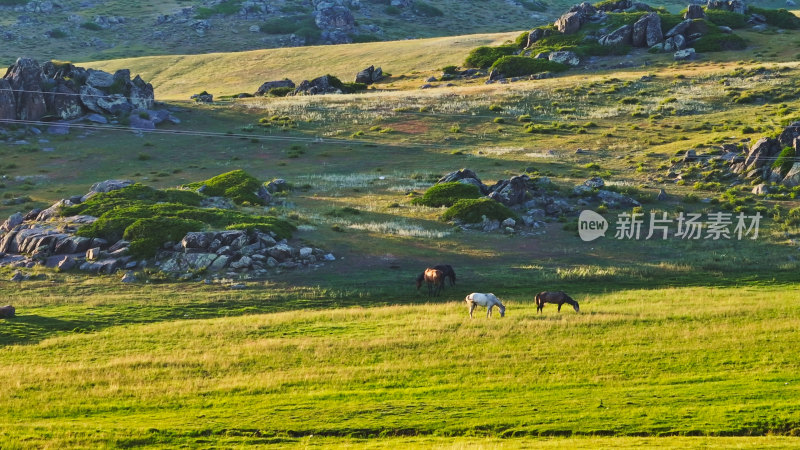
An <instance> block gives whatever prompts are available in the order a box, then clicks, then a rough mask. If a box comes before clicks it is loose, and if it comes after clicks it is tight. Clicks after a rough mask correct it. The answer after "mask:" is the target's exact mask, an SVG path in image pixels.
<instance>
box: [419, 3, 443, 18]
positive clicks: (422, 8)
mask: <svg viewBox="0 0 800 450" xmlns="http://www.w3.org/2000/svg"><path fill="white" fill-rule="evenodd" d="M414 12H415V13H417V14H419V15H420V16H425V17H442V16H444V11H442V10H441V9H439V8H437V7H435V6H433V5H431V4H429V3H425V2H422V1H419V0H417V1H415V2H414Z"/></svg>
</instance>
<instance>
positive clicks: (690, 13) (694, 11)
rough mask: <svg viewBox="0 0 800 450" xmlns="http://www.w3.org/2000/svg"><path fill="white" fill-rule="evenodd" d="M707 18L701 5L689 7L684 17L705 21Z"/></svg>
mask: <svg viewBox="0 0 800 450" xmlns="http://www.w3.org/2000/svg"><path fill="white" fill-rule="evenodd" d="M705 17H706V13H705V11H703V7H702V6H700V5H694V4H692V5H689V8H688V9H687V10H686V14H684V15H683V18H684V19H704V18H705Z"/></svg>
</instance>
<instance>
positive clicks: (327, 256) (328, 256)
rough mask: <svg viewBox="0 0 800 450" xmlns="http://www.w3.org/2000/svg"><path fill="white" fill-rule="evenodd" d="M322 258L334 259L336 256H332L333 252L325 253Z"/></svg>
mask: <svg viewBox="0 0 800 450" xmlns="http://www.w3.org/2000/svg"><path fill="white" fill-rule="evenodd" d="M323 258H324V259H325V261H336V257H335V256H333V253H326V254H325V256H324V257H323Z"/></svg>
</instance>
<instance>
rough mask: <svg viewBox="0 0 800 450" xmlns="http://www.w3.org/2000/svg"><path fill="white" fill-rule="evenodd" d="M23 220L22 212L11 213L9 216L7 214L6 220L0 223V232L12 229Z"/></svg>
mask: <svg viewBox="0 0 800 450" xmlns="http://www.w3.org/2000/svg"><path fill="white" fill-rule="evenodd" d="M24 220H25V218H24V217H23V216H22V213H14V214H12V215H11V216H9V218H8V220H6V221H5V222H3V224H2V225H0V233H2V232H6V231H11V230H13V229H14V228H16V227H17V225H19V224H21V223H22V222H23V221H24Z"/></svg>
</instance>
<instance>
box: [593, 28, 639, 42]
mask: <svg viewBox="0 0 800 450" xmlns="http://www.w3.org/2000/svg"><path fill="white" fill-rule="evenodd" d="M598 42H599V43H600V44H601V45H606V46H609V47H616V46H620V45H631V43H632V42H633V26H632V25H623V26H621V27H619V28H617V29H616V30H614V31H612V32H611V33H608V34H606V35H605V36H602V37H601V38H600V39H599V41H598Z"/></svg>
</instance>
